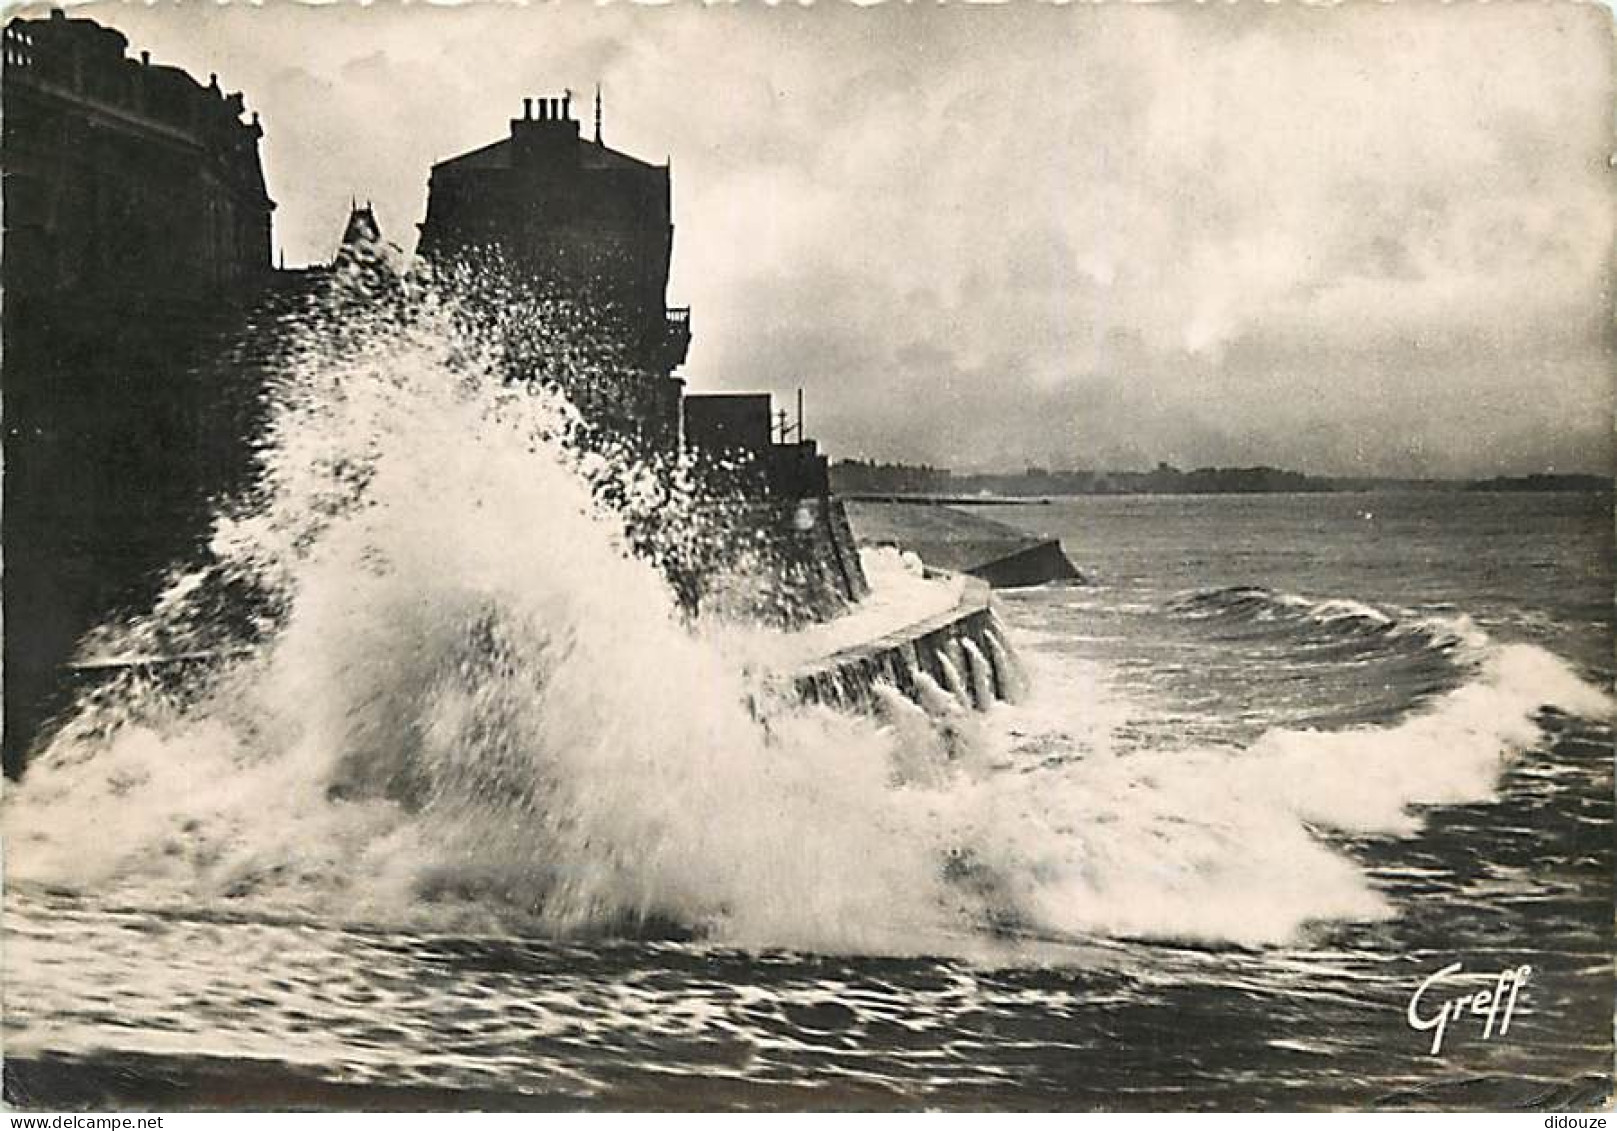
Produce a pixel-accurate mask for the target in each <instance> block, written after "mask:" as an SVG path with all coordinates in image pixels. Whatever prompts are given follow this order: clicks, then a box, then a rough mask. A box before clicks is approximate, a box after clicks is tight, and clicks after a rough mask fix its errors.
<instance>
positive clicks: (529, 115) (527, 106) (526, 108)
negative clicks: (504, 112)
mask: <svg viewBox="0 0 1617 1131" xmlns="http://www.w3.org/2000/svg"><path fill="white" fill-rule="evenodd" d="M522 120H523V121H524V122H531V121H533V99H531V98H524V99H523V100H522Z"/></svg>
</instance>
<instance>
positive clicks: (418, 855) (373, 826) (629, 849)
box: [6, 284, 1610, 955]
mask: <svg viewBox="0 0 1617 1131" xmlns="http://www.w3.org/2000/svg"><path fill="white" fill-rule="evenodd" d="M409 285H412V286H413V284H409ZM368 309H369V308H361V309H358V310H356V311H354V312H353V315H352V318H351V319H347V320H340V322H339V324H338V325H337V326H335V327H333V328H330V329H329V330H328V331H326V332H323V333H322V334H315V335H312V336H310V337H309V338H308V339H306V340H301V341H299V342H298V343H296V344H295V346H294V347H293V348H292V349H290V350H289V351H288V360H287V362H286V368H285V371H284V373H282V375H281V377H280V379H279V381H278V382H277V386H276V388H275V390H274V399H273V409H272V414H271V415H272V421H271V427H270V429H269V431H268V433H267V435H266V439H265V443H264V450H263V461H264V471H263V474H262V476H261V478H260V482H259V484H258V488H257V489H256V490H255V492H254V493H253V495H252V496H251V497H250V498H248V499H246V500H243V501H242V502H240V503H239V504H237V505H234V506H232V507H231V508H229V509H228V510H227V511H226V512H225V513H224V514H223V515H222V516H221V518H220V521H219V524H218V528H217V531H216V536H215V538H214V543H213V554H214V561H213V563H211V564H209V565H207V566H206V567H204V568H203V569H202V570H201V571H193V572H191V573H184V572H182V573H181V574H178V575H177V576H176V578H175V581H174V583H173V584H172V585H170V586H169V588H168V590H167V591H166V592H165V594H164V596H163V598H162V599H161V600H160V601H159V604H158V608H157V609H156V610H154V612H153V615H152V616H150V617H148V618H144V619H143V620H142V621H140V622H137V623H135V624H132V625H126V626H116V627H115V628H114V629H112V630H110V631H109V632H108V633H106V634H103V636H102V637H101V638H100V639H99V641H98V643H99V644H100V645H105V646H107V647H109V648H110V649H112V650H114V652H116V650H117V649H120V648H123V649H131V650H136V651H139V650H147V651H157V652H162V651H172V650H174V649H176V648H192V647H197V648H203V649H208V648H212V649H214V650H215V651H217V652H218V656H219V658H218V659H217V660H216V661H215V662H214V663H213V664H212V665H210V666H208V667H206V668H205V670H201V671H199V672H197V673H196V674H195V676H194V677H189V678H186V679H184V680H182V681H180V686H178V687H174V686H169V685H164V684H160V683H157V682H155V681H153V680H152V679H150V678H149V677H147V676H145V675H143V674H140V673H136V672H131V673H128V674H127V675H126V676H125V677H124V678H123V680H122V681H121V682H119V683H117V684H115V685H113V686H111V687H109V688H106V689H103V691H102V692H101V693H99V694H98V695H96V696H93V697H91V698H90V699H89V700H87V701H86V703H85V705H84V707H83V709H82V710H81V712H80V714H79V716H78V717H77V718H76V719H75V720H74V721H73V723H72V724H71V725H69V726H68V727H67V728H65V729H64V730H63V731H62V732H61V733H60V734H59V735H58V736H57V738H56V740H55V741H54V743H53V744H52V745H51V747H50V748H49V750H48V751H46V752H45V753H44V755H43V756H42V757H41V758H40V759H39V760H38V761H37V762H36V763H35V764H34V765H32V766H31V767H30V769H29V772H28V774H27V775H26V778H25V780H24V782H23V783H22V784H21V785H20V787H18V788H17V789H15V790H13V791H11V792H10V794H9V796H8V798H7V801H6V826H7V833H8V844H7V848H8V852H7V871H8V879H9V880H10V881H11V882H13V883H14V884H21V885H32V886H36V887H37V886H41V885H48V886H50V887H53V888H57V889H67V890H71V891H76V892H79V893H82V894H85V895H87V896H90V897H96V898H105V899H115V900H117V901H120V902H122V903H125V904H134V905H139V904H146V905H163V906H171V907H177V908H180V909H183V910H185V911H188V912H189V911H200V912H202V913H208V914H211V913H218V912H220V911H228V912H229V913H231V914H236V915H286V914H296V915H306V916H310V917H314V918H318V919H320V920H323V921H339V922H349V921H356V920H357V921H364V922H390V923H408V924H411V925H414V926H417V927H422V926H425V927H429V928H432V927H440V926H451V925H453V926H457V927H463V928H464V927H466V926H468V925H472V926H476V927H478V928H486V929H490V930H515V931H522V932H538V933H543V934H552V935H563V936H580V935H603V934H608V935H616V934H640V933H645V932H647V931H667V930H673V931H676V932H680V933H692V934H697V935H700V936H702V937H705V938H708V939H712V940H715V941H718V942H723V943H730V944H736V945H744V946H759V947H762V946H787V947H798V948H803V949H810V950H818V951H883V952H892V953H917V952H934V953H935V952H939V951H947V952H950V953H965V954H972V955H984V954H995V953H1001V952H1002V949H1003V948H1004V947H1005V946H1009V945H1012V944H1010V943H1007V942H1005V941H1004V940H1005V939H1006V938H1007V937H1011V938H1014V937H1018V936H1020V935H1021V934H1023V933H1026V932H1031V933H1036V934H1043V935H1050V934H1054V935H1058V936H1063V937H1072V936H1080V935H1084V934H1091V933H1111V934H1121V935H1148V936H1153V937H1169V938H1196V939H1207V940H1236V941H1240V942H1251V943H1264V942H1275V941H1280V940H1285V939H1288V938H1293V937H1295V936H1296V935H1297V934H1298V933H1299V932H1300V931H1302V930H1304V929H1306V927H1307V926H1308V924H1310V923H1313V922H1317V921H1320V920H1328V919H1333V918H1372V917H1375V916H1379V915H1385V914H1387V913H1388V911H1389V909H1388V907H1387V905H1386V904H1385V902H1384V901H1383V900H1382V899H1381V898H1380V897H1379V896H1378V895H1377V894H1376V892H1375V891H1374V890H1373V888H1372V887H1371V885H1370V884H1369V882H1368V880H1367V879H1366V877H1365V876H1364V874H1363V873H1362V871H1361V870H1360V869H1359V868H1358V867H1357V866H1356V865H1355V864H1354V863H1353V862H1352V861H1351V860H1349V859H1348V858H1347V857H1345V856H1343V855H1341V854H1339V853H1337V852H1335V851H1333V850H1332V849H1331V848H1329V847H1328V846H1326V845H1325V844H1323V843H1322V842H1321V841H1320V840H1319V839H1318V838H1317V837H1316V836H1314V834H1313V832H1312V831H1311V826H1314V825H1321V824H1324V825H1334V826H1336V827H1341V828H1348V829H1355V830H1366V831H1373V832H1379V833H1384V834H1397V833H1402V832H1407V831H1408V830H1409V829H1410V828H1411V827H1413V824H1414V821H1415V818H1414V817H1413V816H1411V815H1410V814H1409V812H1408V810H1407V806H1408V805H1410V804H1411V803H1415V802H1428V803H1441V802H1444V801H1454V800H1474V799H1483V798H1486V797H1487V796H1488V795H1489V792H1490V790H1491V789H1492V787H1493V782H1494V779H1495V777H1496V775H1497V773H1498V770H1499V767H1500V765H1501V759H1502V757H1503V756H1507V755H1508V753H1509V752H1510V751H1511V750H1513V749H1516V748H1519V747H1521V746H1522V745H1524V744H1525V743H1527V742H1529V741H1532V739H1533V736H1534V734H1535V733H1536V727H1535V723H1534V717H1535V713H1536V712H1537V711H1538V709H1539V708H1540V707H1541V706H1543V705H1545V704H1556V705H1560V706H1561V707H1563V708H1564V709H1566V710H1570V711H1576V712H1581V713H1588V714H1597V715H1599V714H1605V713H1607V712H1608V711H1609V706H1610V705H1609V701H1608V700H1607V699H1606V698H1605V696H1603V695H1602V694H1601V693H1599V692H1598V691H1595V690H1593V689H1590V688H1589V687H1587V685H1585V684H1583V683H1581V682H1580V681H1579V680H1577V679H1576V678H1575V677H1574V676H1573V675H1572V674H1571V673H1570V672H1568V671H1567V670H1566V669H1565V666H1564V665H1562V664H1560V663H1559V661H1557V660H1556V659H1555V658H1554V657H1552V656H1550V655H1549V654H1548V653H1545V652H1543V651H1542V650H1540V649H1536V648H1531V647H1525V646H1499V645H1496V644H1493V643H1492V642H1490V641H1487V640H1486V639H1485V638H1484V639H1479V640H1473V641H1471V642H1470V643H1469V644H1467V645H1466V648H1467V649H1468V651H1467V654H1466V655H1465V656H1464V657H1463V660H1464V664H1465V668H1466V672H1467V675H1466V681H1465V682H1464V683H1463V684H1462V685H1461V686H1460V687H1459V688H1458V689H1457V690H1455V691H1453V692H1452V693H1450V694H1448V695H1446V696H1444V697H1440V698H1438V699H1435V700H1434V701H1432V702H1431V703H1429V704H1427V705H1426V706H1425V707H1424V708H1422V709H1421V710H1420V711H1419V712H1418V713H1415V714H1412V715H1411V716H1409V717H1408V718H1406V719H1404V720H1403V721H1401V722H1399V723H1398V724H1396V725H1393V726H1390V727H1382V728H1365V729H1360V730H1354V731H1341V732H1334V733H1326V732H1310V731H1295V730H1293V731H1281V730H1277V731H1271V732H1270V733H1268V734H1266V735H1264V736H1263V737H1262V738H1261V739H1259V740H1258V741H1257V742H1255V743H1253V744H1251V745H1250V746H1248V747H1247V748H1245V749H1240V748H1233V747H1232V748H1201V747H1194V746H1192V747H1189V748H1184V749H1173V748H1163V749H1148V750H1138V749H1131V748H1129V747H1128V745H1127V744H1125V743H1123V742H1121V741H1119V738H1118V734H1119V733H1120V730H1121V728H1122V727H1123V725H1124V723H1125V721H1126V719H1127V718H1128V716H1129V714H1130V713H1131V712H1132V711H1133V710H1135V709H1136V708H1135V707H1134V705H1131V704H1128V703H1126V702H1120V701H1119V696H1118V693H1117V692H1116V691H1115V690H1113V689H1112V688H1111V687H1110V686H1109V685H1108V683H1107V681H1106V679H1105V678H1104V673H1100V674H1099V675H1097V673H1096V672H1095V670H1094V667H1093V665H1084V664H1081V663H1080V664H1075V663H1073V662H1071V661H1070V660H1063V661H1059V662H1058V661H1055V660H1050V659H1049V658H1047V657H1041V658H1040V660H1039V667H1038V668H1037V670H1036V673H1035V674H1036V675H1037V678H1036V679H1035V680H1033V681H1032V682H1033V690H1032V692H1031V693H1030V694H1028V695H1026V697H1025V698H1024V700H1023V702H1021V703H1020V704H1018V705H1016V706H1014V707H1009V708H1006V709H1004V710H1000V711H995V712H993V713H990V714H988V715H981V714H976V713H973V712H971V711H969V710H968V709H967V707H966V705H965V704H967V703H969V701H970V700H969V691H968V689H967V688H966V686H965V684H964V681H963V679H962V676H961V673H960V671H959V670H958V669H957V668H956V669H954V671H953V677H952V678H950V674H949V673H950V669H951V667H953V665H952V664H951V665H947V666H945V667H944V669H943V673H944V678H945V680H946V681H948V682H949V684H950V690H947V691H946V690H945V689H944V687H943V686H941V685H940V684H939V683H938V682H937V681H935V680H934V679H933V678H932V677H931V676H929V675H927V674H926V673H924V672H920V671H916V672H914V673H913V679H912V682H913V685H914V687H915V689H916V693H917V697H918V699H919V703H920V706H919V708H915V707H912V706H910V705H909V704H908V703H907V702H900V700H901V698H902V697H901V696H899V695H898V693H897V692H896V691H894V690H893V689H891V688H887V687H884V686H881V685H878V686H877V688H876V689H875V692H874V694H875V697H876V699H877V702H878V705H879V718H878V719H867V718H862V717H856V716H850V715H847V714H841V713H837V712H833V711H830V710H827V709H823V708H818V707H805V706H800V705H793V704H790V703H784V702H778V701H775V702H767V705H766V706H765V707H764V708H762V709H759V708H754V709H751V710H749V708H748V705H747V704H748V703H749V702H753V703H758V702H760V701H761V700H760V698H759V688H758V686H757V683H756V680H755V678H754V676H755V669H754V666H753V661H754V660H755V659H756V658H757V657H753V656H749V657H748V659H747V661H746V662H743V661H742V660H741V659H738V657H736V656H735V655H733V654H731V653H729V652H727V651H726V649H725V648H724V647H723V646H722V634H704V633H702V632H699V631H693V630H692V627H691V624H690V616H691V608H690V602H689V601H688V600H686V599H684V597H683V595H682V594H681V593H680V592H679V585H678V584H677V583H676V582H674V581H671V580H670V577H669V572H668V571H667V570H664V569H660V568H658V567H657V566H656V564H655V562H656V560H657V557H658V553H659V549H658V546H657V545H656V544H655V543H656V538H652V539H651V543H652V544H649V545H648V544H647V541H646V539H645V537H643V536H638V535H637V534H636V532H635V530H634V529H633V527H634V525H635V524H634V522H633V521H631V520H629V519H626V518H625V515H626V514H628V515H634V514H643V513H647V512H650V511H656V510H658V509H659V508H661V509H662V510H664V511H667V512H669V513H671V514H674V515H676V516H677V515H678V513H679V511H678V508H679V506H680V502H679V498H678V491H677V488H674V489H672V490H673V495H670V490H671V488H670V487H669V486H668V483H669V482H670V480H666V479H664V480H659V481H656V482H653V481H651V480H649V479H646V478H644V476H645V475H646V474H648V473H647V472H645V471H644V465H642V464H639V463H631V464H630V465H629V466H618V465H617V461H618V460H619V459H620V456H619V454H618V453H617V452H615V451H614V450H613V449H612V448H611V447H610V446H605V445H601V444H598V443H582V444H581V443H579V442H578V440H577V437H578V436H579V434H580V431H581V427H580V423H579V415H578V413H577V412H576V411H574V409H573V407H572V404H571V401H570V400H569V398H568V396H567V395H566V393H567V389H566V388H564V387H563V383H561V382H556V383H554V384H549V385H547V384H544V383H541V384H540V385H538V386H522V385H516V384H513V383H512V382H510V381H509V380H508V379H507V376H508V374H507V373H506V366H507V363H508V359H509V353H508V351H507V350H505V349H504V348H503V347H502V346H501V343H500V341H499V340H498V339H496V340H495V341H493V342H490V341H488V340H487V339H486V338H485V337H484V336H483V331H481V330H479V329H478V328H477V324H478V320H477V319H475V318H473V319H469V318H467V317H466V316H464V315H463V314H462V313H460V312H459V311H457V309H456V307H455V305H454V304H453V303H452V302H451V301H450V300H448V299H446V298H444V297H443V296H442V295H437V294H433V293H431V292H430V291H428V292H423V293H419V294H412V295H411V296H409V301H408V302H406V303H404V304H402V305H393V306H388V307H386V308H384V311H383V312H382V313H376V312H370V313H367V310H368ZM469 326H470V328H469ZM541 344H542V343H541ZM535 348H537V347H535ZM566 348H567V347H566V343H565V342H558V343H557V345H556V349H557V350H558V351H560V352H561V353H563V354H566ZM541 352H542V351H541ZM569 356H570V355H569ZM570 364H571V363H570ZM575 377H577V379H578V380H582V379H583V378H582V376H578V375H575ZM602 484H608V485H610V486H611V489H610V490H604V491H603V490H602V489H601V485H602ZM677 525H678V523H670V524H668V526H669V529H668V531H667V533H668V536H669V537H670V538H674V537H676V535H677V536H678V537H682V538H684V537H685V535H682V534H678V532H676V531H675V530H674V529H673V527H674V526H677ZM695 537H696V535H690V537H689V538H686V539H685V540H686V541H687V542H689V541H691V539H693V538H695ZM691 552H692V553H695V550H694V549H693V550H692V551H691ZM691 560H695V559H691ZM1245 599H1246V598H1244V597H1243V600H1245ZM1251 603H1252V604H1253V605H1254V606H1261V604H1262V599H1261V598H1254V599H1253V601H1252V602H1251ZM698 611H700V610H698ZM1259 611H1260V612H1267V610H1264V609H1262V608H1260V610H1259ZM708 612H709V614H711V612H712V610H708ZM1209 615H1217V614H1216V613H1212V614H1209ZM1281 615H1282V614H1281V613H1280V612H1278V611H1276V612H1273V613H1272V615H1271V617H1270V619H1274V618H1275V617H1279V616H1281ZM1305 619H1308V620H1309V623H1311V624H1315V623H1316V621H1315V620H1314V619H1310V618H1305ZM1321 619H1324V618H1321ZM1337 619H1340V618H1337ZM1316 627H1318V628H1320V629H1323V628H1325V627H1326V626H1325V625H1324V624H1316ZM223 645H228V647H221V646H223ZM989 645H990V649H991V650H994V651H995V652H996V655H995V660H996V663H999V664H1000V669H1001V670H1002V671H1006V672H1012V671H1014V670H1015V669H1014V667H1013V666H1012V665H1013V664H1014V656H1012V655H1011V649H1009V648H1008V647H1007V645H1006V644H1005V642H1004V641H1003V640H1002V639H1001V638H1000V637H999V635H998V632H997V631H996V633H995V634H992V635H991V636H990V637H989ZM1448 651H1449V652H1453V651H1456V649H1454V648H1450V649H1449V650H1448ZM1000 652H1003V653H1004V657H1003V659H1004V660H1006V661H1010V662H1001V660H1002V658H1001V656H1000V655H998V653H1000ZM968 655H969V654H968ZM968 662H969V660H968ZM86 830H93V835H87V833H86Z"/></svg>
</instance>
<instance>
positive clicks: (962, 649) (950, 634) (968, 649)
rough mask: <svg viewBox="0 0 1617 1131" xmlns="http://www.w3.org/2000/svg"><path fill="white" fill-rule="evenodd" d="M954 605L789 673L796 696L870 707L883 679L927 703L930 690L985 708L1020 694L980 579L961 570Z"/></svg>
mask: <svg viewBox="0 0 1617 1131" xmlns="http://www.w3.org/2000/svg"><path fill="white" fill-rule="evenodd" d="M964 581H965V587H964V588H963V589H962V590H961V594H960V599H959V600H958V601H957V602H956V603H955V607H954V608H952V609H950V610H948V611H947V612H944V613H940V614H938V615H936V616H933V617H930V618H928V619H926V620H924V621H920V622H919V623H917V624H913V625H910V626H908V627H907V628H904V629H901V630H900V631H898V632H894V633H890V634H888V635H887V636H883V637H881V638H879V639H876V640H872V641H869V642H868V643H865V644H859V645H855V646H854V647H851V648H844V649H842V650H841V651H838V652H834V653H832V654H831V655H829V656H827V657H825V658H824V659H821V660H818V661H816V662H815V663H813V664H810V665H808V666H806V667H804V668H801V669H799V670H798V671H797V672H796V673H794V675H793V677H792V683H793V687H794V689H795V690H796V692H797V695H798V697H799V698H801V699H803V700H806V701H808V702H812V703H823V704H826V705H828V706H835V707H841V708H847V709H853V710H860V711H875V710H876V709H878V704H877V702H876V688H877V687H878V686H879V685H887V686H890V687H892V688H894V689H896V690H898V691H899V692H901V693H902V694H903V695H905V696H906V697H907V698H909V699H911V700H913V701H915V702H917V703H919V704H921V705H922V706H923V707H929V706H930V705H931V704H930V703H929V700H931V699H933V698H934V697H935V696H936V694H937V692H939V691H942V692H945V693H948V694H950V695H952V696H953V697H954V698H955V699H956V700H957V701H958V702H960V704H961V705H962V706H970V707H972V708H975V709H976V710H987V709H988V708H989V707H990V706H991V705H992V704H993V703H994V702H996V701H999V700H1004V701H1014V700H1015V699H1017V698H1019V697H1020V694H1021V688H1022V675H1021V673H1020V671H1019V670H1018V669H1017V666H1016V659H1015V657H1014V655H1013V654H1012V652H1011V649H1010V644H1009V642H1008V641H1007V640H1006V639H1005V636H1004V633H1003V631H1002V629H1001V628H1000V626H999V622H998V619H997V618H996V617H995V616H994V608H993V603H992V601H991V599H990V596H989V587H988V585H987V583H986V582H983V581H980V580H978V579H977V578H974V577H966V578H964Z"/></svg>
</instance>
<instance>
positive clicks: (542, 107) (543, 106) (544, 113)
mask: <svg viewBox="0 0 1617 1131" xmlns="http://www.w3.org/2000/svg"><path fill="white" fill-rule="evenodd" d="M539 120H540V121H541V122H548V121H550V99H548V98H541V99H540V100H539Z"/></svg>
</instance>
